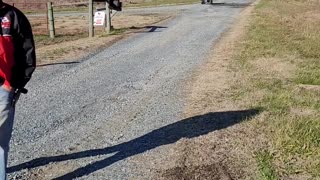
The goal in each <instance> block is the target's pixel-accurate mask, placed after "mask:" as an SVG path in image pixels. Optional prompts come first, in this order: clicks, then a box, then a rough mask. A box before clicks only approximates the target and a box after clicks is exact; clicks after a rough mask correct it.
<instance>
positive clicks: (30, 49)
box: [11, 10, 36, 88]
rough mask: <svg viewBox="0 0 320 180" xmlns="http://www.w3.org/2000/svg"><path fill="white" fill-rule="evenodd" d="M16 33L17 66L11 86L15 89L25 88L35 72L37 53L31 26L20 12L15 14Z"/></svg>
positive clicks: (13, 71) (17, 11) (15, 66)
mask: <svg viewBox="0 0 320 180" xmlns="http://www.w3.org/2000/svg"><path fill="white" fill-rule="evenodd" d="M14 31H15V33H14V37H13V38H14V48H15V49H14V52H15V65H14V67H13V70H12V78H11V85H12V87H14V88H23V87H24V86H25V85H26V84H27V83H28V81H29V80H30V78H31V75H32V73H33V71H34V70H35V67H36V53H35V45H34V40H33V34H32V29H31V25H30V23H29V21H28V19H27V18H26V16H25V15H24V14H23V13H22V12H20V11H19V10H16V13H15V19H14Z"/></svg>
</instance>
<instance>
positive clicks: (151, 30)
mask: <svg viewBox="0 0 320 180" xmlns="http://www.w3.org/2000/svg"><path fill="white" fill-rule="evenodd" d="M166 28H168V27H164V26H144V27H135V26H132V27H130V29H149V30H148V31H142V32H137V33H150V32H158V31H156V30H157V29H166Z"/></svg>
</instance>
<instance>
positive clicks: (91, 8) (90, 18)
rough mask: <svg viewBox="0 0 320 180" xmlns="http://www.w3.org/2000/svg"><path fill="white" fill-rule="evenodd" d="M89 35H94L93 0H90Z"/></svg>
mask: <svg viewBox="0 0 320 180" xmlns="http://www.w3.org/2000/svg"><path fill="white" fill-rule="evenodd" d="M88 17H89V37H93V36H94V27H93V0H89V16H88Z"/></svg>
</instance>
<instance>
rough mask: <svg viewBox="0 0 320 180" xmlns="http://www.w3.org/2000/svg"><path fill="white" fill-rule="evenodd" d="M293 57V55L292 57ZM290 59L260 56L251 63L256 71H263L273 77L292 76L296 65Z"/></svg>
mask: <svg viewBox="0 0 320 180" xmlns="http://www.w3.org/2000/svg"><path fill="white" fill-rule="evenodd" d="M292 59H293V60H294V59H295V58H294V57H293V58H292ZM289 62H290V61H288V60H284V59H280V58H261V59H258V60H255V61H254V62H253V63H254V64H253V65H254V66H255V68H256V69H257V71H259V72H260V71H263V72H265V74H270V75H272V76H273V77H274V76H279V78H292V76H293V75H294V72H295V70H296V67H295V65H294V64H293V63H291V64H290V63H289Z"/></svg>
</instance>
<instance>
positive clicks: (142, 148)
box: [8, 109, 261, 180]
mask: <svg viewBox="0 0 320 180" xmlns="http://www.w3.org/2000/svg"><path fill="white" fill-rule="evenodd" d="M260 112H261V111H260V110H258V109H251V110H243V111H227V112H215V113H208V114H204V115H200V116H195V117H191V118H187V119H183V120H180V121H178V122H175V123H173V124H169V125H167V126H164V127H162V128H159V129H156V130H154V131H151V132H150V133H147V134H145V135H143V136H141V137H138V138H136V139H133V140H131V141H128V142H124V143H122V144H119V145H115V146H112V147H106V148H101V149H92V150H87V151H82V152H77V153H72V154H66V155H59V156H52V157H41V158H37V159H34V160H31V161H29V162H25V163H22V164H19V165H16V166H12V167H10V168H8V172H9V173H12V172H15V171H20V170H22V169H30V168H35V167H39V166H44V165H47V164H49V163H54V162H61V161H67V160H72V159H79V158H84V157H93V156H98V155H104V154H109V153H116V154H115V155H113V156H111V157H108V158H106V159H103V160H99V161H96V162H93V163H91V164H88V165H86V166H84V167H80V168H78V169H76V170H74V171H72V172H69V173H68V174H65V175H63V176H60V177H57V178H55V179H57V180H64V179H73V178H77V177H82V176H85V175H89V174H91V173H93V172H95V171H98V170H100V169H103V168H106V167H108V166H110V165H111V164H113V163H116V162H118V161H120V160H124V159H126V158H128V157H131V156H134V155H137V154H141V153H144V152H146V151H148V150H151V149H154V148H157V147H160V146H162V145H167V144H172V143H175V142H177V141H178V140H180V139H181V138H195V137H198V136H201V135H205V134H208V133H210V132H213V131H216V130H220V129H224V128H227V127H230V126H233V125H235V124H238V123H240V122H242V121H245V120H248V119H250V118H252V117H254V116H256V115H257V114H259V113H260Z"/></svg>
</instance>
